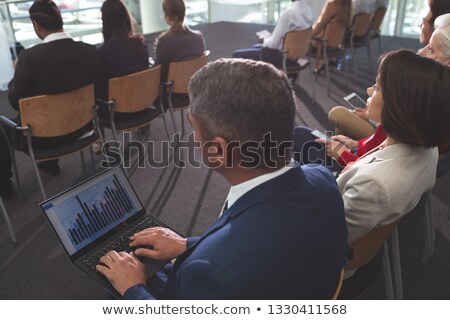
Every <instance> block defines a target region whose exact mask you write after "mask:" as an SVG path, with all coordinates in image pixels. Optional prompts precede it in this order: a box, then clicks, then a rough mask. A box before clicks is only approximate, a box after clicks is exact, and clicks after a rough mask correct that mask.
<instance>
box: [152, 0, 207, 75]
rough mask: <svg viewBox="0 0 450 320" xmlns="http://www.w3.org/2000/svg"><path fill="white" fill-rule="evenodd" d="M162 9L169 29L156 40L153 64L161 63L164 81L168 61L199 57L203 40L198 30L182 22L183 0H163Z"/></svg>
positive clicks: (203, 49) (184, 12) (203, 43)
mask: <svg viewBox="0 0 450 320" xmlns="http://www.w3.org/2000/svg"><path fill="white" fill-rule="evenodd" d="M162 9H163V11H164V18H165V19H166V22H167V24H168V25H169V26H170V29H169V30H168V31H166V32H164V33H163V34H162V35H161V36H160V37H159V38H158V40H157V43H156V52H155V54H156V57H155V65H161V80H162V81H164V82H165V81H167V75H168V72H169V65H170V63H171V62H177V61H184V60H189V59H193V58H197V57H200V56H201V55H202V54H203V53H204V51H205V40H204V38H203V35H202V33H201V32H200V31H197V30H191V29H190V28H189V27H187V26H186V25H185V24H184V18H185V14H186V6H185V4H184V1H183V0H164V1H163V3H162Z"/></svg>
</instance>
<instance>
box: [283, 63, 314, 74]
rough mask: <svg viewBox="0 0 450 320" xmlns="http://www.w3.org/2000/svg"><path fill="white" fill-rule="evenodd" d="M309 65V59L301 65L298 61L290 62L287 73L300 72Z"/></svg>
mask: <svg viewBox="0 0 450 320" xmlns="http://www.w3.org/2000/svg"><path fill="white" fill-rule="evenodd" d="M308 66H309V61H308V62H307V63H305V64H304V65H303V66H301V65H299V64H298V63H290V64H289V65H288V66H287V68H286V69H287V70H286V71H287V73H288V74H291V73H299V72H300V71H302V70H304V69H305V68H307V67H308Z"/></svg>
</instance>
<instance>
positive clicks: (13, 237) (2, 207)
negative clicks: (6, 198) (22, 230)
mask: <svg viewBox="0 0 450 320" xmlns="http://www.w3.org/2000/svg"><path fill="white" fill-rule="evenodd" d="M0 210H1V211H2V212H3V216H4V217H5V220H6V226H7V227H8V231H9V235H10V236H11V241H12V242H13V243H17V238H16V234H15V232H14V229H13V227H12V224H11V220H10V219H9V216H8V212H7V211H6V208H5V205H4V204H3V200H2V198H0Z"/></svg>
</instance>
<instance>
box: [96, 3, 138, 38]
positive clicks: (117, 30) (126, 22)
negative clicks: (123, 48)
mask: <svg viewBox="0 0 450 320" xmlns="http://www.w3.org/2000/svg"><path fill="white" fill-rule="evenodd" d="M101 12H102V21H103V29H102V33H103V39H104V41H105V42H106V41H108V40H109V39H110V38H111V37H112V36H115V37H117V38H118V39H119V40H121V41H127V40H128V39H129V38H130V36H131V35H132V34H133V31H132V28H131V20H130V14H129V13H128V10H127V7H126V6H125V5H124V4H123V2H122V1H120V0H106V1H105V2H104V3H103V5H102V8H101Z"/></svg>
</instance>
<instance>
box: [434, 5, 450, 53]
mask: <svg viewBox="0 0 450 320" xmlns="http://www.w3.org/2000/svg"><path fill="white" fill-rule="evenodd" d="M434 28H435V29H434V33H435V34H436V35H437V36H438V37H439V40H440V41H439V42H440V45H441V50H442V52H443V53H444V54H445V56H446V58H450V13H446V14H443V15H441V16H439V17H437V18H436V20H435V21H434Z"/></svg>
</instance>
